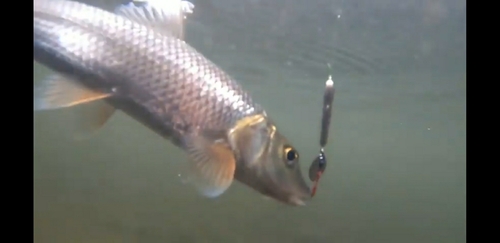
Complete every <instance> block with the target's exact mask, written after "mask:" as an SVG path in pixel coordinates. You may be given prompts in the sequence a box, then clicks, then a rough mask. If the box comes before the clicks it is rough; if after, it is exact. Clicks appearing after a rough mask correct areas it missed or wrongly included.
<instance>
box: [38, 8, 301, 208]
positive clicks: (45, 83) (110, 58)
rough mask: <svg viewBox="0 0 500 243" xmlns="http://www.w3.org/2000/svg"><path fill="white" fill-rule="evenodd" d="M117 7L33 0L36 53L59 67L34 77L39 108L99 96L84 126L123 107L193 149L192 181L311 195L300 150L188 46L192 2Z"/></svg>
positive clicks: (287, 199)
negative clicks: (186, 29)
mask: <svg viewBox="0 0 500 243" xmlns="http://www.w3.org/2000/svg"><path fill="white" fill-rule="evenodd" d="M141 2H143V3H142V4H136V3H135V2H132V3H129V4H126V5H121V6H119V7H118V8H117V9H116V10H115V12H114V13H113V12H109V11H105V10H103V9H99V8H97V7H93V6H90V5H86V4H83V3H78V2H73V1H66V0H34V17H33V25H34V26H33V27H34V30H33V31H34V52H33V56H34V60H35V61H37V62H38V63H40V64H42V65H44V66H46V67H48V68H50V69H51V70H53V71H54V72H55V74H54V75H52V76H50V77H49V78H46V79H44V80H40V82H37V83H36V84H35V90H34V93H35V97H34V109H35V110H52V109H57V108H63V107H73V106H76V105H83V104H87V103H90V102H93V103H95V104H98V105H97V108H94V109H93V110H92V111H91V112H87V113H86V114H85V117H84V119H82V120H85V121H84V122H83V121H82V124H85V125H82V126H83V127H84V128H85V129H87V130H89V131H95V130H97V129H99V128H100V127H102V126H103V125H104V124H105V123H106V121H107V120H108V119H109V118H110V117H111V116H112V114H113V113H114V112H115V110H121V111H123V112H124V113H126V114H127V115H129V116H131V117H133V118H134V119H136V120H137V121H139V122H141V123H142V124H143V125H145V126H147V127H149V128H150V129H151V130H153V131H154V132H156V133H157V134H159V135H161V136H163V137H164V138H166V139H168V140H169V141H171V142H172V143H173V144H174V145H176V146H177V147H179V148H181V149H183V150H184V151H185V152H186V154H187V155H188V162H187V163H188V164H189V167H190V178H191V182H193V184H194V185H195V186H196V188H197V189H198V190H199V191H200V192H201V193H202V194H203V195H205V196H208V197H217V196H219V195H221V194H222V193H224V192H225V191H226V190H227V189H228V187H229V186H230V185H231V184H232V182H233V180H234V179H236V180H238V181H240V182H242V183H244V184H246V185H248V186H250V187H251V188H253V189H255V190H257V191H258V192H260V193H262V194H264V195H265V196H268V197H271V198H274V199H276V200H278V201H280V202H283V203H286V204H288V205H304V201H305V200H307V199H309V198H310V189H309V187H308V186H307V184H306V183H305V181H304V179H303V177H302V173H301V169H300V165H299V153H298V152H297V150H296V149H295V148H294V147H293V146H292V145H291V144H290V143H289V142H288V140H287V139H286V138H285V137H284V136H283V135H281V134H280V133H279V131H278V130H277V128H276V125H275V124H274V123H273V121H272V120H271V119H270V118H269V117H268V115H267V114H266V112H265V111H264V109H263V108H262V107H261V106H259V105H258V104H256V103H255V102H254V101H253V100H252V98H251V96H250V95H249V94H248V93H246V92H245V91H244V90H243V89H242V88H241V86H240V85H239V84H238V83H237V82H236V81H235V80H233V79H232V78H231V77H230V76H229V75H227V74H226V73H225V72H224V71H223V70H221V69H220V68H219V67H217V65H215V64H214V63H212V62H211V61H210V60H208V59H207V58H205V57H204V56H203V55H202V54H201V53H199V52H198V51H196V50H195V49H194V48H193V47H191V46H190V45H188V44H187V43H186V42H185V41H184V38H183V24H184V19H185V17H186V15H187V14H189V13H190V12H191V11H192V9H193V8H194V5H192V4H191V3H189V2H186V1H181V0H164V1H163V2H161V1H159V0H155V1H154V2H148V1H141Z"/></svg>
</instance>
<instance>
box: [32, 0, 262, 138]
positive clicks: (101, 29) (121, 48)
mask: <svg viewBox="0 0 500 243" xmlns="http://www.w3.org/2000/svg"><path fill="white" fill-rule="evenodd" d="M35 3H36V2H35ZM43 3H44V4H38V5H37V4H35V8H36V9H37V11H38V12H41V13H47V14H50V13H52V12H57V13H63V14H61V15H60V17H61V19H63V20H64V21H67V22H70V23H78V24H77V25H76V27H70V29H68V30H69V32H68V33H67V35H68V36H69V35H72V36H81V37H83V36H85V35H94V36H96V37H97V38H94V39H95V41H94V43H89V45H88V46H90V47H92V46H93V47H95V48H96V49H98V50H85V52H87V53H98V56H97V57H95V58H88V59H86V60H85V58H84V57H85V56H88V55H85V54H82V52H83V51H84V50H77V49H74V50H70V49H68V50H67V51H66V52H64V51H62V50H59V48H63V47H61V46H57V43H53V45H54V48H55V49H57V51H58V52H62V53H66V55H68V56H72V57H75V58H78V57H80V60H78V63H79V65H82V66H84V67H86V68H88V69H101V70H105V71H106V73H110V74H115V73H118V74H121V75H122V76H126V77H128V78H129V80H131V81H133V83H131V84H128V85H130V86H134V87H140V89H142V90H143V92H142V93H143V94H149V95H143V94H138V95H137V94H132V93H131V94H128V95H130V97H132V98H134V99H135V101H136V102H138V103H141V104H143V105H144V106H146V107H147V106H150V105H151V104H169V105H166V106H164V107H163V108H164V112H165V113H168V114H176V117H177V118H176V119H175V120H176V121H175V122H177V123H178V122H186V121H189V124H184V125H188V126H190V127H200V128H203V129H213V130H223V129H227V128H228V127H231V126H232V125H234V122H236V121H237V120H239V119H241V118H242V117H245V116H248V115H253V114H256V113H258V112H262V109H261V108H260V107H259V106H258V105H256V104H254V102H253V101H252V99H251V98H250V96H249V95H247V94H245V92H244V91H243V90H242V89H241V88H240V87H239V85H238V84H237V83H236V82H235V81H233V79H232V78H231V77H229V76H228V75H227V74H225V73H224V72H223V71H222V70H220V69H219V68H218V67H217V66H216V65H214V64H213V63H211V62H210V61H209V60H207V59H206V58H203V57H202V56H201V55H200V54H199V53H198V52H197V51H196V50H194V49H193V48H191V47H189V46H188V45H186V43H185V42H184V41H182V40H179V39H175V38H164V37H159V34H158V33H155V32H153V31H151V30H149V29H147V28H145V27H143V26H141V25H138V24H136V23H134V22H132V21H129V20H128V19H125V18H123V17H121V16H117V15H114V14H111V13H109V12H106V11H103V10H100V9H97V8H93V9H89V8H82V7H79V6H80V5H77V4H75V3H72V2H64V3H62V4H61V3H60V2H59V3H57V4H51V2H45V1H43ZM41 19H43V18H41ZM38 23H39V18H38V17H37V16H36V15H35V25H37V24H38ZM73 25H74V24H73ZM45 29H46V28H45ZM45 31H46V32H50V30H45ZM54 33H57V34H60V32H57V31H54ZM89 33H90V34H89ZM98 37H101V38H98ZM86 39H89V38H86ZM103 39H107V40H109V41H104V42H103V44H102V45H100V44H99V43H98V42H99V41H101V42H102V41H103ZM96 41H97V42H96ZM64 48H68V47H67V46H66V47H64ZM74 48H79V47H77V46H75V47H74ZM82 59H83V60H82ZM110 59H111V60H110ZM75 63H77V61H75ZM109 63H114V65H109ZM132 63H133V64H134V65H132ZM193 68H194V69H195V70H196V71H191V70H192V69H193ZM94 71H95V70H94ZM97 71H98V72H99V71H100V70H97ZM178 80H181V81H178ZM109 85H111V86H115V85H116V86H117V87H120V86H121V85H123V84H121V83H111V84H109ZM129 90H132V89H131V88H130V89H129ZM203 90H207V91H206V92H203ZM221 90H225V91H226V92H225V93H222V94H221V93H220V91H221ZM136 93H138V92H137V91H136ZM200 94H204V95H200ZM214 94H218V96H215V95H214ZM144 96H146V97H145V98H144ZM150 96H152V97H150ZM141 97H142V98H141ZM238 104H240V105H238ZM158 115H160V116H161V114H158ZM171 117H172V115H170V116H163V117H162V119H170V118H171ZM164 122H167V123H171V122H168V121H164ZM175 122H174V123H175Z"/></svg>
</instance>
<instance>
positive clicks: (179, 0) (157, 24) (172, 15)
mask: <svg viewBox="0 0 500 243" xmlns="http://www.w3.org/2000/svg"><path fill="white" fill-rule="evenodd" d="M193 9H194V4H192V3H191V2H188V1H185V0H133V1H132V2H129V3H128V4H123V5H120V6H118V7H117V8H116V9H115V13H116V14H119V15H121V16H124V17H127V18H128V19H130V20H132V21H135V22H137V23H140V24H143V25H146V26H148V27H150V28H153V29H155V30H156V31H158V32H160V33H163V34H166V35H169V36H174V37H176V38H179V39H182V40H183V39H184V22H185V19H186V17H187V15H188V14H191V13H193Z"/></svg>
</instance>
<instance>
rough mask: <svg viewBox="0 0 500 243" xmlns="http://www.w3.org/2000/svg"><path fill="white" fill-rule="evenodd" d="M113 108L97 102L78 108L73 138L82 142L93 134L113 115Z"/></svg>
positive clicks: (103, 102) (102, 102)
mask: <svg viewBox="0 0 500 243" xmlns="http://www.w3.org/2000/svg"><path fill="white" fill-rule="evenodd" d="M115 110H116V109H115V108H114V107H113V106H111V105H109V104H107V103H106V102H105V101H97V102H94V103H92V104H86V105H84V106H82V107H78V110H77V114H78V116H77V119H76V128H75V129H76V131H75V138H76V139H78V140H82V139H85V138H88V137H89V136H90V135H92V134H94V133H95V132H96V131H98V130H99V129H100V128H101V127H103V126H104V124H106V122H107V121H108V120H109V119H110V118H111V116H112V115H113V114H114V113H115Z"/></svg>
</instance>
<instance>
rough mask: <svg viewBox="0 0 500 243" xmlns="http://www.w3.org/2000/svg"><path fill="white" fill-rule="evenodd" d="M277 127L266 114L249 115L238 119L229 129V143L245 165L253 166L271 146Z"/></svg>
mask: <svg viewBox="0 0 500 243" xmlns="http://www.w3.org/2000/svg"><path fill="white" fill-rule="evenodd" d="M275 132H276V128H275V127H274V126H273V125H271V124H269V123H268V122H267V119H266V117H265V116H264V115H262V114H259V115H255V116H249V117H246V118H243V119H242V120H240V121H238V122H237V123H236V125H235V126H234V128H232V129H231V130H229V133H228V138H229V143H230V145H231V147H232V149H233V151H235V152H236V154H237V155H238V156H237V157H238V158H239V159H241V160H242V161H243V162H244V163H245V165H247V166H252V165H254V164H255V163H256V162H257V160H258V159H259V158H260V157H262V155H263V154H264V153H265V152H266V149H267V148H268V147H269V146H268V144H269V142H270V138H271V137H272V136H273V134H274V133H275Z"/></svg>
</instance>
